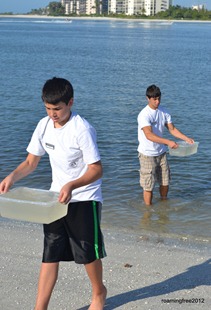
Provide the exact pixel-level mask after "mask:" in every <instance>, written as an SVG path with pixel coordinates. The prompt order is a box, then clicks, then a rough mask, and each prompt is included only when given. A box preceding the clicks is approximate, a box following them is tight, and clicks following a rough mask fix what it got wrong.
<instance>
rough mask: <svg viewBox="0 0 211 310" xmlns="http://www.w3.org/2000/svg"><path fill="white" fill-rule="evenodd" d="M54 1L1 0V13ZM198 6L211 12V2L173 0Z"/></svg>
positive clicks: (23, 10)
mask: <svg viewBox="0 0 211 310" xmlns="http://www.w3.org/2000/svg"><path fill="white" fill-rule="evenodd" d="M52 1H54V0H0V13H5V12H12V13H14V14H15V13H28V12H30V11H31V10H32V9H39V8H43V7H45V6H47V5H48V3H49V2H52ZM55 1H56V0H55ZM57 1H58V0H57ZM58 2H59V1H58ZM198 4H204V5H205V6H206V8H207V9H208V10H211V0H173V5H180V6H184V7H191V6H192V5H198Z"/></svg>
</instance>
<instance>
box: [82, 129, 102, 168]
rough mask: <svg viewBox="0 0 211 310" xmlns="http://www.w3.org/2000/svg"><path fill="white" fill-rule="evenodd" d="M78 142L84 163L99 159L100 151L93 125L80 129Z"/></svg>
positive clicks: (91, 162)
mask: <svg viewBox="0 0 211 310" xmlns="http://www.w3.org/2000/svg"><path fill="white" fill-rule="evenodd" d="M78 144H79V147H80V149H81V151H82V153H83V160H84V162H85V163H86V164H93V163H95V162H97V161H99V160H100V153H99V150H98V146H97V135H96V131H95V129H94V128H93V127H91V126H90V127H89V128H87V129H86V130H84V131H82V132H81V133H80V135H79V136H78Z"/></svg>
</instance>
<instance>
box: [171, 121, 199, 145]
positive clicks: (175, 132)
mask: <svg viewBox="0 0 211 310" xmlns="http://www.w3.org/2000/svg"><path fill="white" fill-rule="evenodd" d="M166 127H167V128H168V130H169V132H170V134H171V135H172V136H174V137H176V138H178V139H181V140H184V141H185V142H187V143H189V144H192V143H194V140H193V139H191V138H189V137H187V136H186V135H184V134H183V133H182V132H181V131H179V129H177V128H176V127H175V126H174V124H173V123H169V124H166Z"/></svg>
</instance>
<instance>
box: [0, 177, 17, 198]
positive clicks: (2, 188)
mask: <svg viewBox="0 0 211 310" xmlns="http://www.w3.org/2000/svg"><path fill="white" fill-rule="evenodd" d="M13 184H14V182H13V180H12V177H11V176H7V177H6V178H5V179H4V180H3V181H2V182H1V183H0V193H1V194H3V193H6V192H8V191H9V189H10V187H11V186H12V185H13Z"/></svg>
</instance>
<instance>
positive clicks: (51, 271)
mask: <svg viewBox="0 0 211 310" xmlns="http://www.w3.org/2000/svg"><path fill="white" fill-rule="evenodd" d="M58 270H59V263H42V265H41V269H40V276H39V282H38V293H37V300H36V305H35V308H34V310H47V308H48V304H49V301H50V297H51V294H52V291H53V288H54V286H55V283H56V280H57V277H58Z"/></svg>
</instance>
